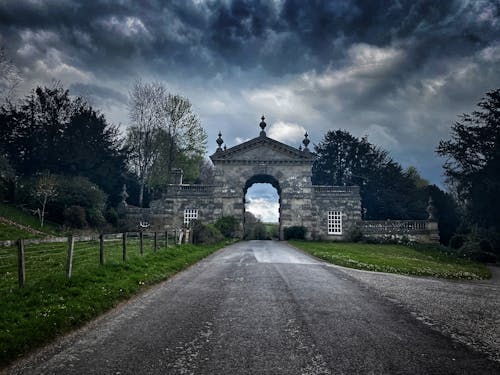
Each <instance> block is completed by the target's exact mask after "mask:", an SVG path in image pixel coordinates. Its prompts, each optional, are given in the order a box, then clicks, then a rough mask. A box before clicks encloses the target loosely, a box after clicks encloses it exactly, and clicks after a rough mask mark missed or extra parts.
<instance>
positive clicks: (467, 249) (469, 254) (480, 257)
mask: <svg viewBox="0 0 500 375" xmlns="http://www.w3.org/2000/svg"><path fill="white" fill-rule="evenodd" d="M457 255H458V256H459V257H462V258H466V259H470V260H475V261H478V262H491V263H495V262H496V256H495V254H493V253H490V252H486V251H483V250H481V246H480V243H479V242H477V241H470V240H469V241H467V242H465V243H464V244H463V246H462V247H460V249H458V250H457Z"/></svg>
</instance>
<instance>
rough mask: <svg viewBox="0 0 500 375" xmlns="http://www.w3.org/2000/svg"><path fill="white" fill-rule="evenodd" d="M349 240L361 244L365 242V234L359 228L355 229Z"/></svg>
mask: <svg viewBox="0 0 500 375" xmlns="http://www.w3.org/2000/svg"><path fill="white" fill-rule="evenodd" d="M349 240H350V241H351V242H360V241H362V240H363V232H361V230H360V229H359V228H354V229H353V230H351V232H350V233H349Z"/></svg>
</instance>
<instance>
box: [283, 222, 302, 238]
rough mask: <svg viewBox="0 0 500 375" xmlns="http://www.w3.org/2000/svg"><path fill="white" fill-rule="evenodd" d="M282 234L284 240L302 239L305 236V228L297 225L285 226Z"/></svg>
mask: <svg viewBox="0 0 500 375" xmlns="http://www.w3.org/2000/svg"><path fill="white" fill-rule="evenodd" d="M283 234H284V236H285V240H304V239H305V238H306V228H305V227H303V226H299V225H297V226H293V227H286V228H285V230H284V233H283Z"/></svg>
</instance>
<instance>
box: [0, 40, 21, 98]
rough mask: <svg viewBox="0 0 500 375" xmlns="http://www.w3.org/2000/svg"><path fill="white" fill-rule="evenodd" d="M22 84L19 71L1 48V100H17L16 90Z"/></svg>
mask: <svg viewBox="0 0 500 375" xmlns="http://www.w3.org/2000/svg"><path fill="white" fill-rule="evenodd" d="M20 82H21V76H20V74H19V71H18V69H17V68H16V66H15V65H14V63H13V62H12V60H11V59H10V58H9V57H8V55H7V51H6V50H5V48H3V47H0V98H1V99H2V101H4V102H7V103H8V102H11V101H13V100H14V98H15V94H16V88H17V86H18V85H19V83H20Z"/></svg>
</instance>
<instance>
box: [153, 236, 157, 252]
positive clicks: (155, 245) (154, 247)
mask: <svg viewBox="0 0 500 375" xmlns="http://www.w3.org/2000/svg"><path fill="white" fill-rule="evenodd" d="M157 241H158V238H157V234H156V232H154V233H153V251H154V252H155V253H156V250H157V246H158V242H157Z"/></svg>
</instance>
